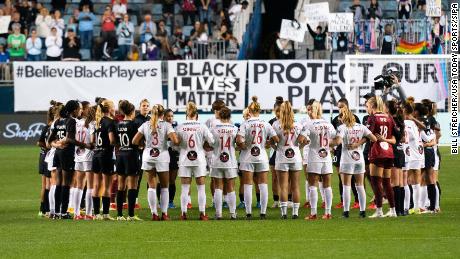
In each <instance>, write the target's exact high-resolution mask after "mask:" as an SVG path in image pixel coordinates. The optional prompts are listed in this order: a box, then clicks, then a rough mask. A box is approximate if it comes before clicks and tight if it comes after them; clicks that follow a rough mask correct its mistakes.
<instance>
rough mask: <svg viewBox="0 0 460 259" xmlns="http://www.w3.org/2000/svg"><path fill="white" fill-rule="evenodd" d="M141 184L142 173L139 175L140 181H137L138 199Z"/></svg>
mask: <svg viewBox="0 0 460 259" xmlns="http://www.w3.org/2000/svg"><path fill="white" fill-rule="evenodd" d="M141 157H142V155H141ZM141 182H142V172H141V173H140V174H139V179H138V180H137V189H136V199H137V197H139V189H140V188H141Z"/></svg>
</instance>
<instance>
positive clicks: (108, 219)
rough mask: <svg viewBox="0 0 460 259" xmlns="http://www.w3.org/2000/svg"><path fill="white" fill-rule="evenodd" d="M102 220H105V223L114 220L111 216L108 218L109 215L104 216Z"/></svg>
mask: <svg viewBox="0 0 460 259" xmlns="http://www.w3.org/2000/svg"><path fill="white" fill-rule="evenodd" d="M103 220H105V221H113V220H115V219H114V218H112V216H110V214H104V215H103Z"/></svg>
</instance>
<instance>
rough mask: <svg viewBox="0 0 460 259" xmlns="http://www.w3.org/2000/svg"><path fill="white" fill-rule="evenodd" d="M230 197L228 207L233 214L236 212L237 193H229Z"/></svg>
mask: <svg viewBox="0 0 460 259" xmlns="http://www.w3.org/2000/svg"><path fill="white" fill-rule="evenodd" d="M227 198H228V208H229V209H230V213H231V214H235V211H236V193H235V192H231V193H228V194H227Z"/></svg>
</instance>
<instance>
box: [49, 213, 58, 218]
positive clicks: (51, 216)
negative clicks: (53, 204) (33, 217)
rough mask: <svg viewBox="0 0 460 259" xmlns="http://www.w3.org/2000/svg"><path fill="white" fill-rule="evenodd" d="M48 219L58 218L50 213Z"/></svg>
mask: <svg viewBox="0 0 460 259" xmlns="http://www.w3.org/2000/svg"><path fill="white" fill-rule="evenodd" d="M49 219H59V217H58V216H57V215H56V214H54V213H50V217H49Z"/></svg>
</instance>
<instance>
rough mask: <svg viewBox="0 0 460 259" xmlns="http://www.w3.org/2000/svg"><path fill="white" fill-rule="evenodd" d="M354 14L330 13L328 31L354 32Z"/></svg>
mask: <svg viewBox="0 0 460 259" xmlns="http://www.w3.org/2000/svg"><path fill="white" fill-rule="evenodd" d="M353 28H354V23H353V13H330V14H329V21H328V29H329V31H330V32H353Z"/></svg>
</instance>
